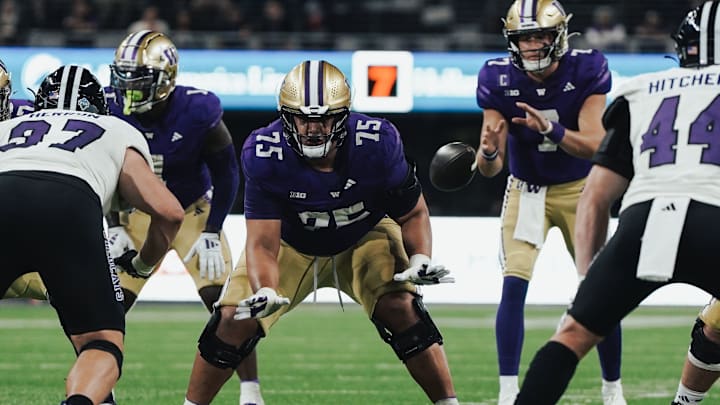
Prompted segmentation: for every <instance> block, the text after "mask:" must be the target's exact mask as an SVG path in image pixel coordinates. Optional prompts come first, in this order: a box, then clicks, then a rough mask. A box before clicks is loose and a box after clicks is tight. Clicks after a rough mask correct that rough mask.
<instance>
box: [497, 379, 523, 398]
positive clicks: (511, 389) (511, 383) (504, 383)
mask: <svg viewBox="0 0 720 405" xmlns="http://www.w3.org/2000/svg"><path fill="white" fill-rule="evenodd" d="M519 387H520V386H519V385H518V376H516V375H501V376H500V393H503V392H507V393H513V394H517V392H518V391H519V390H520V388H519Z"/></svg>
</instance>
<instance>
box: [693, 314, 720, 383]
mask: <svg viewBox="0 0 720 405" xmlns="http://www.w3.org/2000/svg"><path fill="white" fill-rule="evenodd" d="M703 326H705V322H703V321H702V320H701V319H699V318H698V319H697V320H696V321H695V325H694V326H693V329H692V332H691V333H690V336H691V337H692V340H691V342H690V350H689V351H688V361H689V362H690V363H692V364H693V365H694V366H695V367H697V368H700V369H703V370H707V371H720V344H718V343H715V342H713V341H711V340H710V339H708V338H707V336H705V333H703Z"/></svg>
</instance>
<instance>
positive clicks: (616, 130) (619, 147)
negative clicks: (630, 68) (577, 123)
mask: <svg viewBox="0 0 720 405" xmlns="http://www.w3.org/2000/svg"><path fill="white" fill-rule="evenodd" d="M603 125H604V126H605V128H606V131H607V132H606V134H605V138H603V141H602V143H601V144H600V147H599V148H598V150H597V152H595V155H594V156H593V162H594V163H595V164H598V165H601V166H604V167H607V168H608V169H610V170H612V171H614V172H616V173H617V174H619V175H621V176H623V177H625V178H626V179H628V180H629V179H632V178H633V176H634V174H635V170H634V169H633V162H632V157H633V154H632V145H631V144H630V108H629V104H628V101H627V100H626V99H625V97H622V96H621V97H618V98H616V99H615V101H613V103H612V104H610V106H609V107H608V108H607V110H605V114H604V115H603Z"/></svg>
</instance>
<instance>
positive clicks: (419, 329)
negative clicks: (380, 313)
mask: <svg viewBox="0 0 720 405" xmlns="http://www.w3.org/2000/svg"><path fill="white" fill-rule="evenodd" d="M413 308H415V312H416V313H417V314H418V316H419V317H420V320H419V321H418V322H417V323H416V324H415V325H413V326H411V327H409V328H407V329H406V330H404V331H402V332H398V333H395V334H393V333H391V332H390V331H389V330H388V328H387V327H386V326H385V325H383V324H382V323H381V322H380V321H379V320H377V319H375V317H372V318H370V319H371V320H372V322H373V323H374V324H375V327H376V328H377V330H378V333H380V338H381V339H382V340H384V341H385V343H387V344H389V345H390V347H392V349H393V350H394V351H395V354H396V355H397V356H398V359H400V360H401V361H402V362H403V363H404V362H405V361H407V360H408V359H409V358H411V357H413V356H415V355H417V354H419V353H421V352H423V351H424V350H425V349H427V348H428V347H430V346H432V345H433V344H435V343H437V344H439V345H442V344H443V338H442V335H441V334H440V331H439V330H438V328H437V326H435V323H434V322H433V320H432V318H430V314H429V313H428V311H427V309H426V308H425V305H424V304H423V302H422V298H421V297H419V296H415V297H414V298H413Z"/></svg>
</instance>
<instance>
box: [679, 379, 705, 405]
mask: <svg viewBox="0 0 720 405" xmlns="http://www.w3.org/2000/svg"><path fill="white" fill-rule="evenodd" d="M705 394H706V393H705V392H698V391H693V390H691V389H689V388H687V387H686V386H684V385H682V383H680V384H678V389H677V394H675V400H674V401H673V404H678V405H691V404H697V403H699V402H700V401H702V400H703V398H705Z"/></svg>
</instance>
